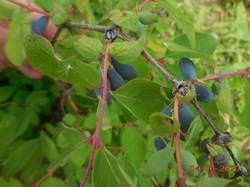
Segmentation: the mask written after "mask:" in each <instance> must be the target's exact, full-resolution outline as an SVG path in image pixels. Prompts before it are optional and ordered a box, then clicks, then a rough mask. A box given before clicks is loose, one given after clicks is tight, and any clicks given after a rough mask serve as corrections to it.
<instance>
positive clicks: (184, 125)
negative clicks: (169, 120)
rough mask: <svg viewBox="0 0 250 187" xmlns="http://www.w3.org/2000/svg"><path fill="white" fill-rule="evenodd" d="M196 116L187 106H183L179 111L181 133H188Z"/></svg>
mask: <svg viewBox="0 0 250 187" xmlns="http://www.w3.org/2000/svg"><path fill="white" fill-rule="evenodd" d="M194 118H195V116H194V114H193V112H192V111H191V109H190V108H189V107H188V106H187V105H184V104H183V105H182V106H181V107H180V111H179V120H180V126H181V131H182V132H184V133H187V131H188V128H189V126H190V125H191V123H192V121H193V120H194Z"/></svg>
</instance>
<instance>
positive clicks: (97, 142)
mask: <svg viewBox="0 0 250 187" xmlns="http://www.w3.org/2000/svg"><path fill="white" fill-rule="evenodd" d="M110 44H111V42H110V41H108V42H107V46H106V51H105V57H104V67H103V81H102V97H101V108H100V112H99V114H98V120H97V123H96V129H95V132H94V134H93V135H92V136H91V138H90V143H91V144H92V149H91V153H90V159H89V163H88V166H87V169H86V172H85V175H84V176H83V179H82V182H81V185H80V187H85V185H86V183H87V180H88V177H89V175H90V172H91V169H92V166H93V163H94V157H95V152H96V149H97V148H98V147H100V146H101V139H100V133H101V128H102V122H103V116H104V112H105V106H106V97H107V79H108V78H107V74H108V67H109V61H110Z"/></svg>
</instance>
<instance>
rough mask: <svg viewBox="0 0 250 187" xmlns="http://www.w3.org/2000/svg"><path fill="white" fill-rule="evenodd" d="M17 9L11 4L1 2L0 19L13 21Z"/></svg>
mask: <svg viewBox="0 0 250 187" xmlns="http://www.w3.org/2000/svg"><path fill="white" fill-rule="evenodd" d="M16 9H17V8H16V7H15V5H13V4H12V3H11V2H8V1H0V19H11V17H12V15H13V14H14V12H15V10H16Z"/></svg>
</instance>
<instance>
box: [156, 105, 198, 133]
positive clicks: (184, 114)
mask: <svg viewBox="0 0 250 187" xmlns="http://www.w3.org/2000/svg"><path fill="white" fill-rule="evenodd" d="M161 112H162V113H164V114H166V115H167V116H170V117H171V116H172V111H171V107H170V106H169V105H167V106H165V107H164V108H163V109H162V111H161ZM194 118H195V116H194V114H193V112H192V111H191V109H190V108H189V107H188V106H186V105H184V104H183V105H182V106H181V107H180V110H179V120H180V129H181V131H182V132H183V133H186V132H187V131H188V128H189V126H190V124H191V123H192V121H193V120H194Z"/></svg>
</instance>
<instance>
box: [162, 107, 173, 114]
mask: <svg viewBox="0 0 250 187" xmlns="http://www.w3.org/2000/svg"><path fill="white" fill-rule="evenodd" d="M161 112H162V113H164V114H166V115H167V116H172V108H171V107H170V106H169V105H167V106H165V107H164V108H163V109H162V111H161Z"/></svg>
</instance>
